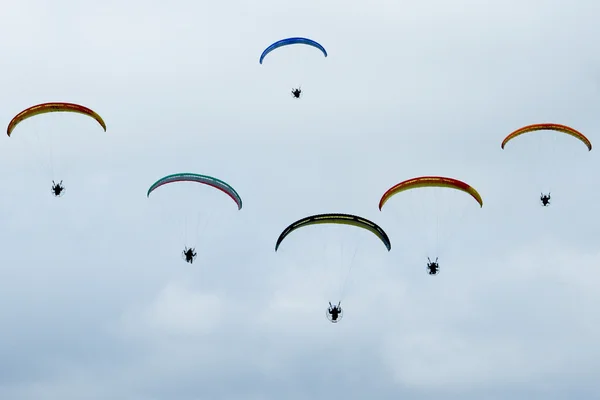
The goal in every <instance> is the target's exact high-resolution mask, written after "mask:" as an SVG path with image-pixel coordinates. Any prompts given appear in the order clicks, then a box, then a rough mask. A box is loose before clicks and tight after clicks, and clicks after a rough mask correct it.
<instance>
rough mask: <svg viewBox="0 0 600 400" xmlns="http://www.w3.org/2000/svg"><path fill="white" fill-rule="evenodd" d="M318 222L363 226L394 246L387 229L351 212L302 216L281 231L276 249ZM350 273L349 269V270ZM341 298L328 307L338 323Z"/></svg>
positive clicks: (387, 246)
mask: <svg viewBox="0 0 600 400" xmlns="http://www.w3.org/2000/svg"><path fill="white" fill-rule="evenodd" d="M316 224H338V225H351V226H355V227H357V228H362V229H364V230H367V231H369V232H371V233H373V234H374V235H375V236H376V237H377V238H378V239H379V240H380V241H381V242H382V243H383V245H384V246H385V248H386V249H387V250H388V251H390V250H391V248H392V245H391V243H390V239H389V237H388V235H387V234H386V233H385V231H384V230H383V229H381V227H380V226H379V225H377V224H375V223H374V222H372V221H369V220H368V219H365V218H362V217H359V216H356V215H350V214H337V213H336V214H317V215H311V216H309V217H306V218H302V219H300V220H298V221H296V222H294V223H292V224H290V225H289V226H288V227H287V228H285V229H284V230H283V232H281V234H280V235H279V238H278V239H277V242H276V244H275V251H277V250H278V249H279V246H280V245H281V243H282V242H283V240H284V239H285V238H286V237H287V236H288V235H289V234H290V233H292V232H294V231H295V230H297V229H300V228H303V227H306V226H310V225H316ZM348 273H349V271H348ZM340 304H341V300H340V301H339V302H338V304H337V306H333V305H331V303H329V308H328V309H327V314H326V315H327V318H328V319H329V320H330V321H331V322H333V323H337V322H339V320H340V319H341V318H342V316H343V310H342V308H341V305H340Z"/></svg>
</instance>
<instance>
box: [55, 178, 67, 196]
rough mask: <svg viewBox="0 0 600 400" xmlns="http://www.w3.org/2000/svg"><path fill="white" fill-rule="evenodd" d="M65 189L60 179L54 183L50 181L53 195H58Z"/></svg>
mask: <svg viewBox="0 0 600 400" xmlns="http://www.w3.org/2000/svg"><path fill="white" fill-rule="evenodd" d="M64 191H65V187H64V186H63V184H62V181H60V182H59V183H55V182H54V181H52V193H53V194H54V196H55V197H60V196H62V195H63V194H64Z"/></svg>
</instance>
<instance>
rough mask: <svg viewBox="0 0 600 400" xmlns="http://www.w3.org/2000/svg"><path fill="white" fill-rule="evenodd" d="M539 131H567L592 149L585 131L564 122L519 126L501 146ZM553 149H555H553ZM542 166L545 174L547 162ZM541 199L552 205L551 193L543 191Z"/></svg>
mask: <svg viewBox="0 0 600 400" xmlns="http://www.w3.org/2000/svg"><path fill="white" fill-rule="evenodd" d="M537 131H555V132H560V133H565V134H567V135H569V136H572V137H573V138H575V139H577V140H579V141H580V142H582V143H583V144H584V145H585V146H586V147H587V149H588V151H592V142H590V140H589V139H588V138H587V137H585V135H584V134H583V133H581V132H579V131H578V130H576V129H574V128H571V127H570V126H566V125H562V124H555V123H541V124H532V125H527V126H524V127H522V128H519V129H517V130H515V131H513V132H511V133H510V134H509V135H508V136H506V137H505V138H504V140H503V141H502V144H501V146H500V147H501V148H502V149H504V147H505V146H506V144H507V143H508V142H510V141H511V140H513V139H514V138H516V137H518V136H521V135H523V134H526V133H529V132H537ZM553 147H558V146H556V145H555V146H553ZM553 151H554V149H553ZM540 168H542V170H543V171H544V173H545V174H546V173H547V172H546V171H547V164H546V163H544V164H543V166H540ZM548 174H549V173H548ZM546 189H547V190H548V189H549V187H546ZM540 201H541V203H542V206H543V207H548V206H549V205H550V193H548V194H544V193H542V194H541V196H540Z"/></svg>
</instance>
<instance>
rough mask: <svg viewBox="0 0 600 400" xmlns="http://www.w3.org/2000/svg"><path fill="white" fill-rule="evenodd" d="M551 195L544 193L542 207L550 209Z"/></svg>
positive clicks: (541, 198) (541, 197)
mask: <svg viewBox="0 0 600 400" xmlns="http://www.w3.org/2000/svg"><path fill="white" fill-rule="evenodd" d="M550 198H551V197H550V193H548V194H544V193H542V194H541V195H540V201H541V202H542V206H544V207H548V206H549V205H550Z"/></svg>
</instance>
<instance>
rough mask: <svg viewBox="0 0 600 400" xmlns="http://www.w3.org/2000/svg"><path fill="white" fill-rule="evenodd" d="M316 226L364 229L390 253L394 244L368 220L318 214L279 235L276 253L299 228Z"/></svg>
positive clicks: (381, 230) (343, 215)
mask: <svg viewBox="0 0 600 400" xmlns="http://www.w3.org/2000/svg"><path fill="white" fill-rule="evenodd" d="M315 224H345V225H353V226H356V227H359V228H363V229H366V230H368V231H370V232H372V233H373V234H375V236H377V237H378V238H379V240H381V241H382V242H383V244H384V245H385V247H386V248H387V249H388V251H390V250H391V249H392V244H391V243H390V239H389V238H388V235H387V234H386V233H385V231H384V230H383V229H381V227H380V226H379V225H377V224H376V223H374V222H371V221H369V220H368V219H365V218H362V217H358V216H356V215H350V214H318V215H312V216H310V217H306V218H302V219H300V220H298V221H296V222H294V223H293V224H291V225H290V226H288V227H287V228H285V229H284V230H283V232H281V235H279V238H278V239H277V243H276V244H275V251H277V249H278V248H279V245H280V244H281V242H282V241H283V239H285V238H286V236H288V235H289V234H290V233H292V232H293V231H295V230H296V229H298V228H302V227H303V226H308V225H315Z"/></svg>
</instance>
